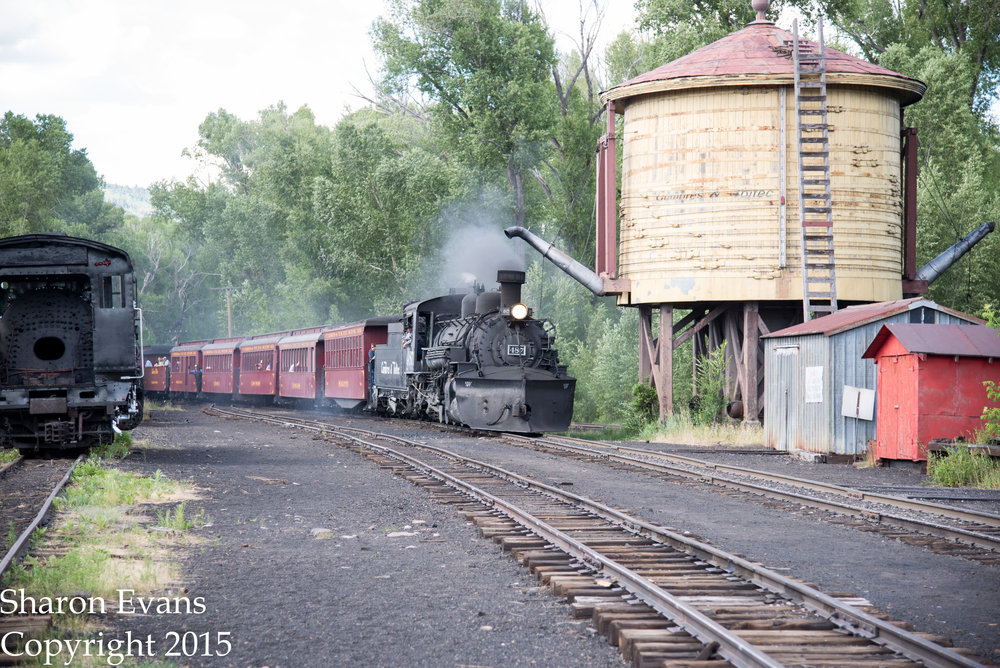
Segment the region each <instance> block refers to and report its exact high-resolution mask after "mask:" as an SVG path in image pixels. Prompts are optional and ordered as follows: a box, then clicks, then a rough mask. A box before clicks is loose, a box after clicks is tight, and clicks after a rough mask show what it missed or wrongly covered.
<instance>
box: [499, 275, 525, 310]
mask: <svg viewBox="0 0 1000 668" xmlns="http://www.w3.org/2000/svg"><path fill="white" fill-rule="evenodd" d="M497 283H499V284H500V309H501V310H503V309H508V310H509V309H510V307H511V306H513V305H514V304H517V303H518V302H520V301H521V286H522V285H524V272H523V271H514V270H511V269H501V270H499V271H498V272H497Z"/></svg>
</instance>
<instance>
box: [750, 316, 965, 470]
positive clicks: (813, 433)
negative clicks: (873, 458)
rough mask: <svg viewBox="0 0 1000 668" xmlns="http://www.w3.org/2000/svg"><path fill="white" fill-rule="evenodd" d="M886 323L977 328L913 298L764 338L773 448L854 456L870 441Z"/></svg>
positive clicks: (767, 430) (767, 429)
mask: <svg viewBox="0 0 1000 668" xmlns="http://www.w3.org/2000/svg"><path fill="white" fill-rule="evenodd" d="M887 323H940V324H949V325H968V324H982V321H981V320H979V319H978V318H975V317H973V316H970V315H967V314H964V313H961V312H959V311H955V310H952V309H949V308H945V307H943V306H939V305H937V304H935V303H934V302H932V301H930V300H929V299H925V298H922V297H915V298H913V299H902V300H896V301H891V302H880V303H876V304H866V305H862V306H851V307H848V308H845V309H841V310H840V311H837V312H836V313H832V314H830V315H828V316H824V317H822V318H816V319H814V320H810V321H809V322H806V323H802V324H800V325H795V326H793V327H789V328H787V329H783V330H780V331H777V332H772V333H771V334H768V335H767V336H765V337H764V369H765V371H764V376H765V387H764V439H765V444H766V445H767V446H768V447H772V448H775V449H778V450H804V451H807V452H817V453H828V454H841V455H857V454H862V453H864V452H866V450H867V444H868V441H869V440H873V439H875V435H876V422H875V418H876V416H875V390H876V389H877V374H876V369H875V364H874V363H873V362H872V360H870V359H864V358H863V355H864V353H865V351H866V349H867V348H868V346H869V344H870V343H871V342H872V340H873V339H874V338H875V336H876V334H877V333H878V332H879V330H880V329H881V327H882V325H884V324H887Z"/></svg>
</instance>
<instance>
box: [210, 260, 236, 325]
mask: <svg viewBox="0 0 1000 668" xmlns="http://www.w3.org/2000/svg"><path fill="white" fill-rule="evenodd" d="M213 275H214V276H217V275H218V274H213ZM209 290H225V291H226V319H227V320H228V323H229V334H228V336H229V338H233V286H231V285H226V286H223V287H221V288H209Z"/></svg>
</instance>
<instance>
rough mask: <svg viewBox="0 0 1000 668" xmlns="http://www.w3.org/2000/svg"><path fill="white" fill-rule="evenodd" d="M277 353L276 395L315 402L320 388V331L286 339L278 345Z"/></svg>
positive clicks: (321, 348)
mask: <svg viewBox="0 0 1000 668" xmlns="http://www.w3.org/2000/svg"><path fill="white" fill-rule="evenodd" d="M278 352H279V354H280V355H281V367H280V368H279V369H278V395H279V396H282V397H288V398H291V399H312V400H314V401H315V400H316V399H319V398H320V397H321V395H320V390H321V389H322V387H323V332H322V331H314V332H310V333H308V334H299V335H297V336H286V337H284V338H283V339H281V340H280V341H279V342H278ZM317 374H318V375H319V378H317Z"/></svg>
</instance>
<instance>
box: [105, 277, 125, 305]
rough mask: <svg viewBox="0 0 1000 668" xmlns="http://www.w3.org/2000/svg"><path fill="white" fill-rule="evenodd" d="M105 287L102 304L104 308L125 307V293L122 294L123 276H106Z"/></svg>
mask: <svg viewBox="0 0 1000 668" xmlns="http://www.w3.org/2000/svg"><path fill="white" fill-rule="evenodd" d="M103 287H104V289H103V291H102V295H101V306H103V307H104V308H124V306H125V295H123V294H122V277H121V276H105V277H104V286H103Z"/></svg>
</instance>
